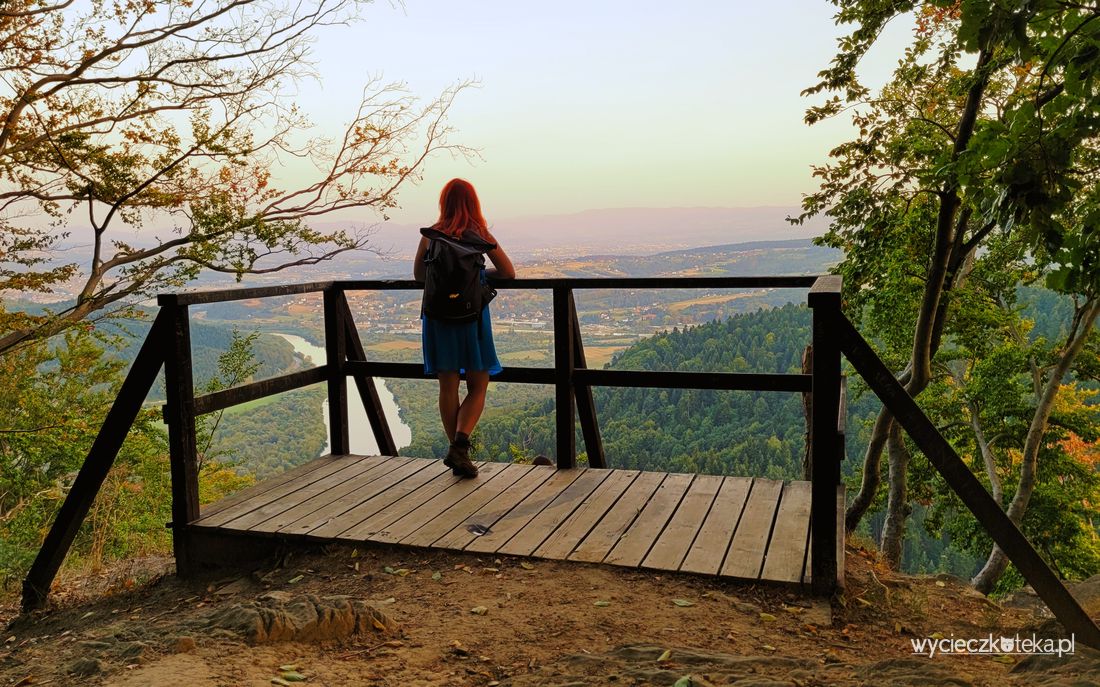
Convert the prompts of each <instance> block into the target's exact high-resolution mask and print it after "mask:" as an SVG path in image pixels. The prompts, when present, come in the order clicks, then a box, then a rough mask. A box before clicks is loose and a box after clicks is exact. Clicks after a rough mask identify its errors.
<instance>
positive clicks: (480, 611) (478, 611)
mask: <svg viewBox="0 0 1100 687" xmlns="http://www.w3.org/2000/svg"><path fill="white" fill-rule="evenodd" d="M488 612H489V609H488V608H486V607H484V606H474V607H473V608H471V609H470V613H473V614H474V615H485V614H487V613H488Z"/></svg>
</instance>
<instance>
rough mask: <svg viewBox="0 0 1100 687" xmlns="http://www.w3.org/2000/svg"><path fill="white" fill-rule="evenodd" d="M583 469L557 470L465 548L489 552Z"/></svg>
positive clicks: (537, 512) (528, 519) (538, 511)
mask: <svg viewBox="0 0 1100 687" xmlns="http://www.w3.org/2000/svg"><path fill="white" fill-rule="evenodd" d="M582 472H585V470H583V469H577V468H574V469H572V470H562V469H560V468H559V469H558V470H557V471H556V472H555V473H554V474H553V475H551V476H550V479H548V480H546V481H545V482H543V483H542V484H541V485H540V486H539V488H538V489H535V490H534V491H533V492H531V494H530V495H529V496H528V497H527V498H525V499H524V500H523V501H521V502H519V503H518V504H516V506H515V507H514V508H512V509H511V510H510V511H508V513H506V514H505V515H504V517H502V518H501V519H499V520H497V522H496V524H495V525H493V527H492V529H490V530H489V532H488V533H487V534H484V535H482V536H480V537H477V538H476V539H474V540H473V541H472V542H470V543H469V544H467V545H466V549H465V550H466V551H480V552H482V553H492V552H494V551H496V550H497V549H498V548H500V547H501V546H504V544H505V543H507V542H508V540H509V539H511V538H512V537H513V536H514V535H515V534H516V532H519V531H520V530H521V529H523V527H524V525H526V524H527V523H529V522H530V521H531V520H532V519H533V518H534V517H535V516H536V515H538V514H539V513H541V512H542V509H543V508H545V507H546V506H547V505H549V504H550V502H551V501H553V500H554V499H555V498H557V496H558V494H560V493H561V492H562V491H563V490H564V489H565V488H566V487H568V486H569V485H570V484H572V483H573V481H574V480H575V479H577V477H579V476H580V474H581V473H582Z"/></svg>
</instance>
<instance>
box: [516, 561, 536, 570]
mask: <svg viewBox="0 0 1100 687" xmlns="http://www.w3.org/2000/svg"><path fill="white" fill-rule="evenodd" d="M519 567H521V568H523V569H524V570H534V569H535V566H533V565H531V564H530V563H528V562H527V561H520V563H519Z"/></svg>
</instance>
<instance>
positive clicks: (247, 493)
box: [199, 453, 347, 520]
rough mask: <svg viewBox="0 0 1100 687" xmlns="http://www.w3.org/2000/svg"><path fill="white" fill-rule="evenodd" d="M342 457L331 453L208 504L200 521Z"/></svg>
mask: <svg viewBox="0 0 1100 687" xmlns="http://www.w3.org/2000/svg"><path fill="white" fill-rule="evenodd" d="M341 457H343V458H347V456H334V455H332V454H331V453H329V454H326V455H323V456H321V457H320V458H315V459H313V460H311V461H309V462H308V463H302V464H301V465H298V466H296V467H293V468H291V469H289V470H287V471H285V472H280V473H279V474H278V475H275V476H274V477H270V478H268V479H265V480H264V481H262V482H257V483H256V484H253V485H252V486H250V487H245V488H244V489H241V490H240V491H238V492H234V493H233V494H230V495H229V496H226V497H225V498H224V499H218V500H217V501H215V502H214V503H208V504H206V505H205V506H203V507H202V510H201V511H200V514H199V519H200V520H201V519H203V518H207V517H210V516H211V515H213V514H214V513H220V512H221V511H223V510H225V509H226V508H229V507H230V506H235V505H237V504H238V503H241V502H243V501H247V500H248V499H250V498H253V497H255V496H259V495H260V494H262V493H264V492H265V491H270V490H271V489H274V488H275V487H277V486H279V485H281V484H286V483H287V482H289V481H291V480H294V479H298V478H299V477H304V476H305V475H306V473H309V472H312V471H314V470H316V469H318V468H321V467H324V466H325V465H328V464H329V463H331V462H332V461H334V460H336V459H337V458H341Z"/></svg>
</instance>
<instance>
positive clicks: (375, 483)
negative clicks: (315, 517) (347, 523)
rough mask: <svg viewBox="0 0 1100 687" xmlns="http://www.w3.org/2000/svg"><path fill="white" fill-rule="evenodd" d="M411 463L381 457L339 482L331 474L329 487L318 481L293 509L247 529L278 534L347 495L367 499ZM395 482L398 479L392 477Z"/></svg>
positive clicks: (408, 459)
mask: <svg viewBox="0 0 1100 687" xmlns="http://www.w3.org/2000/svg"><path fill="white" fill-rule="evenodd" d="M412 460H413V459H412V458H408V457H401V458H384V459H383V460H382V462H380V463H379V464H378V465H375V466H374V467H372V468H370V469H368V470H364V471H363V472H360V473H358V474H356V475H352V476H350V477H345V478H343V479H340V475H332V476H330V477H328V478H326V480H330V481H329V482H328V484H325V481H326V480H321V481H320V482H317V485H316V486H317V487H318V489H319V490H318V491H317V493H315V494H313V495H312V496H310V497H308V498H303V499H301V500H297V499H295V500H297V503H296V504H295V505H294V506H293V507H292V508H288V509H286V510H284V511H283V512H281V513H279V514H278V515H276V516H274V517H272V518H269V519H267V520H265V521H263V522H262V523H258V524H256V525H253V526H252V527H250V528H249V529H250V530H253V531H256V532H278V531H279V530H282V529H283V528H285V527H287V526H288V525H290V524H292V523H295V522H297V521H298V520H301V519H302V518H305V517H308V516H310V515H311V514H312V513H315V512H316V511H318V510H321V509H324V508H327V507H328V506H330V505H332V503H333V502H334V501H337V500H338V499H340V498H341V497H344V496H347V495H349V494H350V495H352V496H353V497H356V498H358V499H359V500H362V498H366V496H365V494H377V493H378V492H380V491H382V490H384V489H385V488H386V487H387V486H389V485H390V484H392V483H393V480H391V479H389V477H390V475H392V474H393V473H394V472H395V471H397V470H400V469H401V467H402V466H404V465H406V464H408V463H409V462H411V461H412ZM394 479H399V478H397V477H395V478H394ZM294 496H298V494H294ZM345 510H346V509H345ZM231 526H232V525H231ZM311 529H312V528H311Z"/></svg>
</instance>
